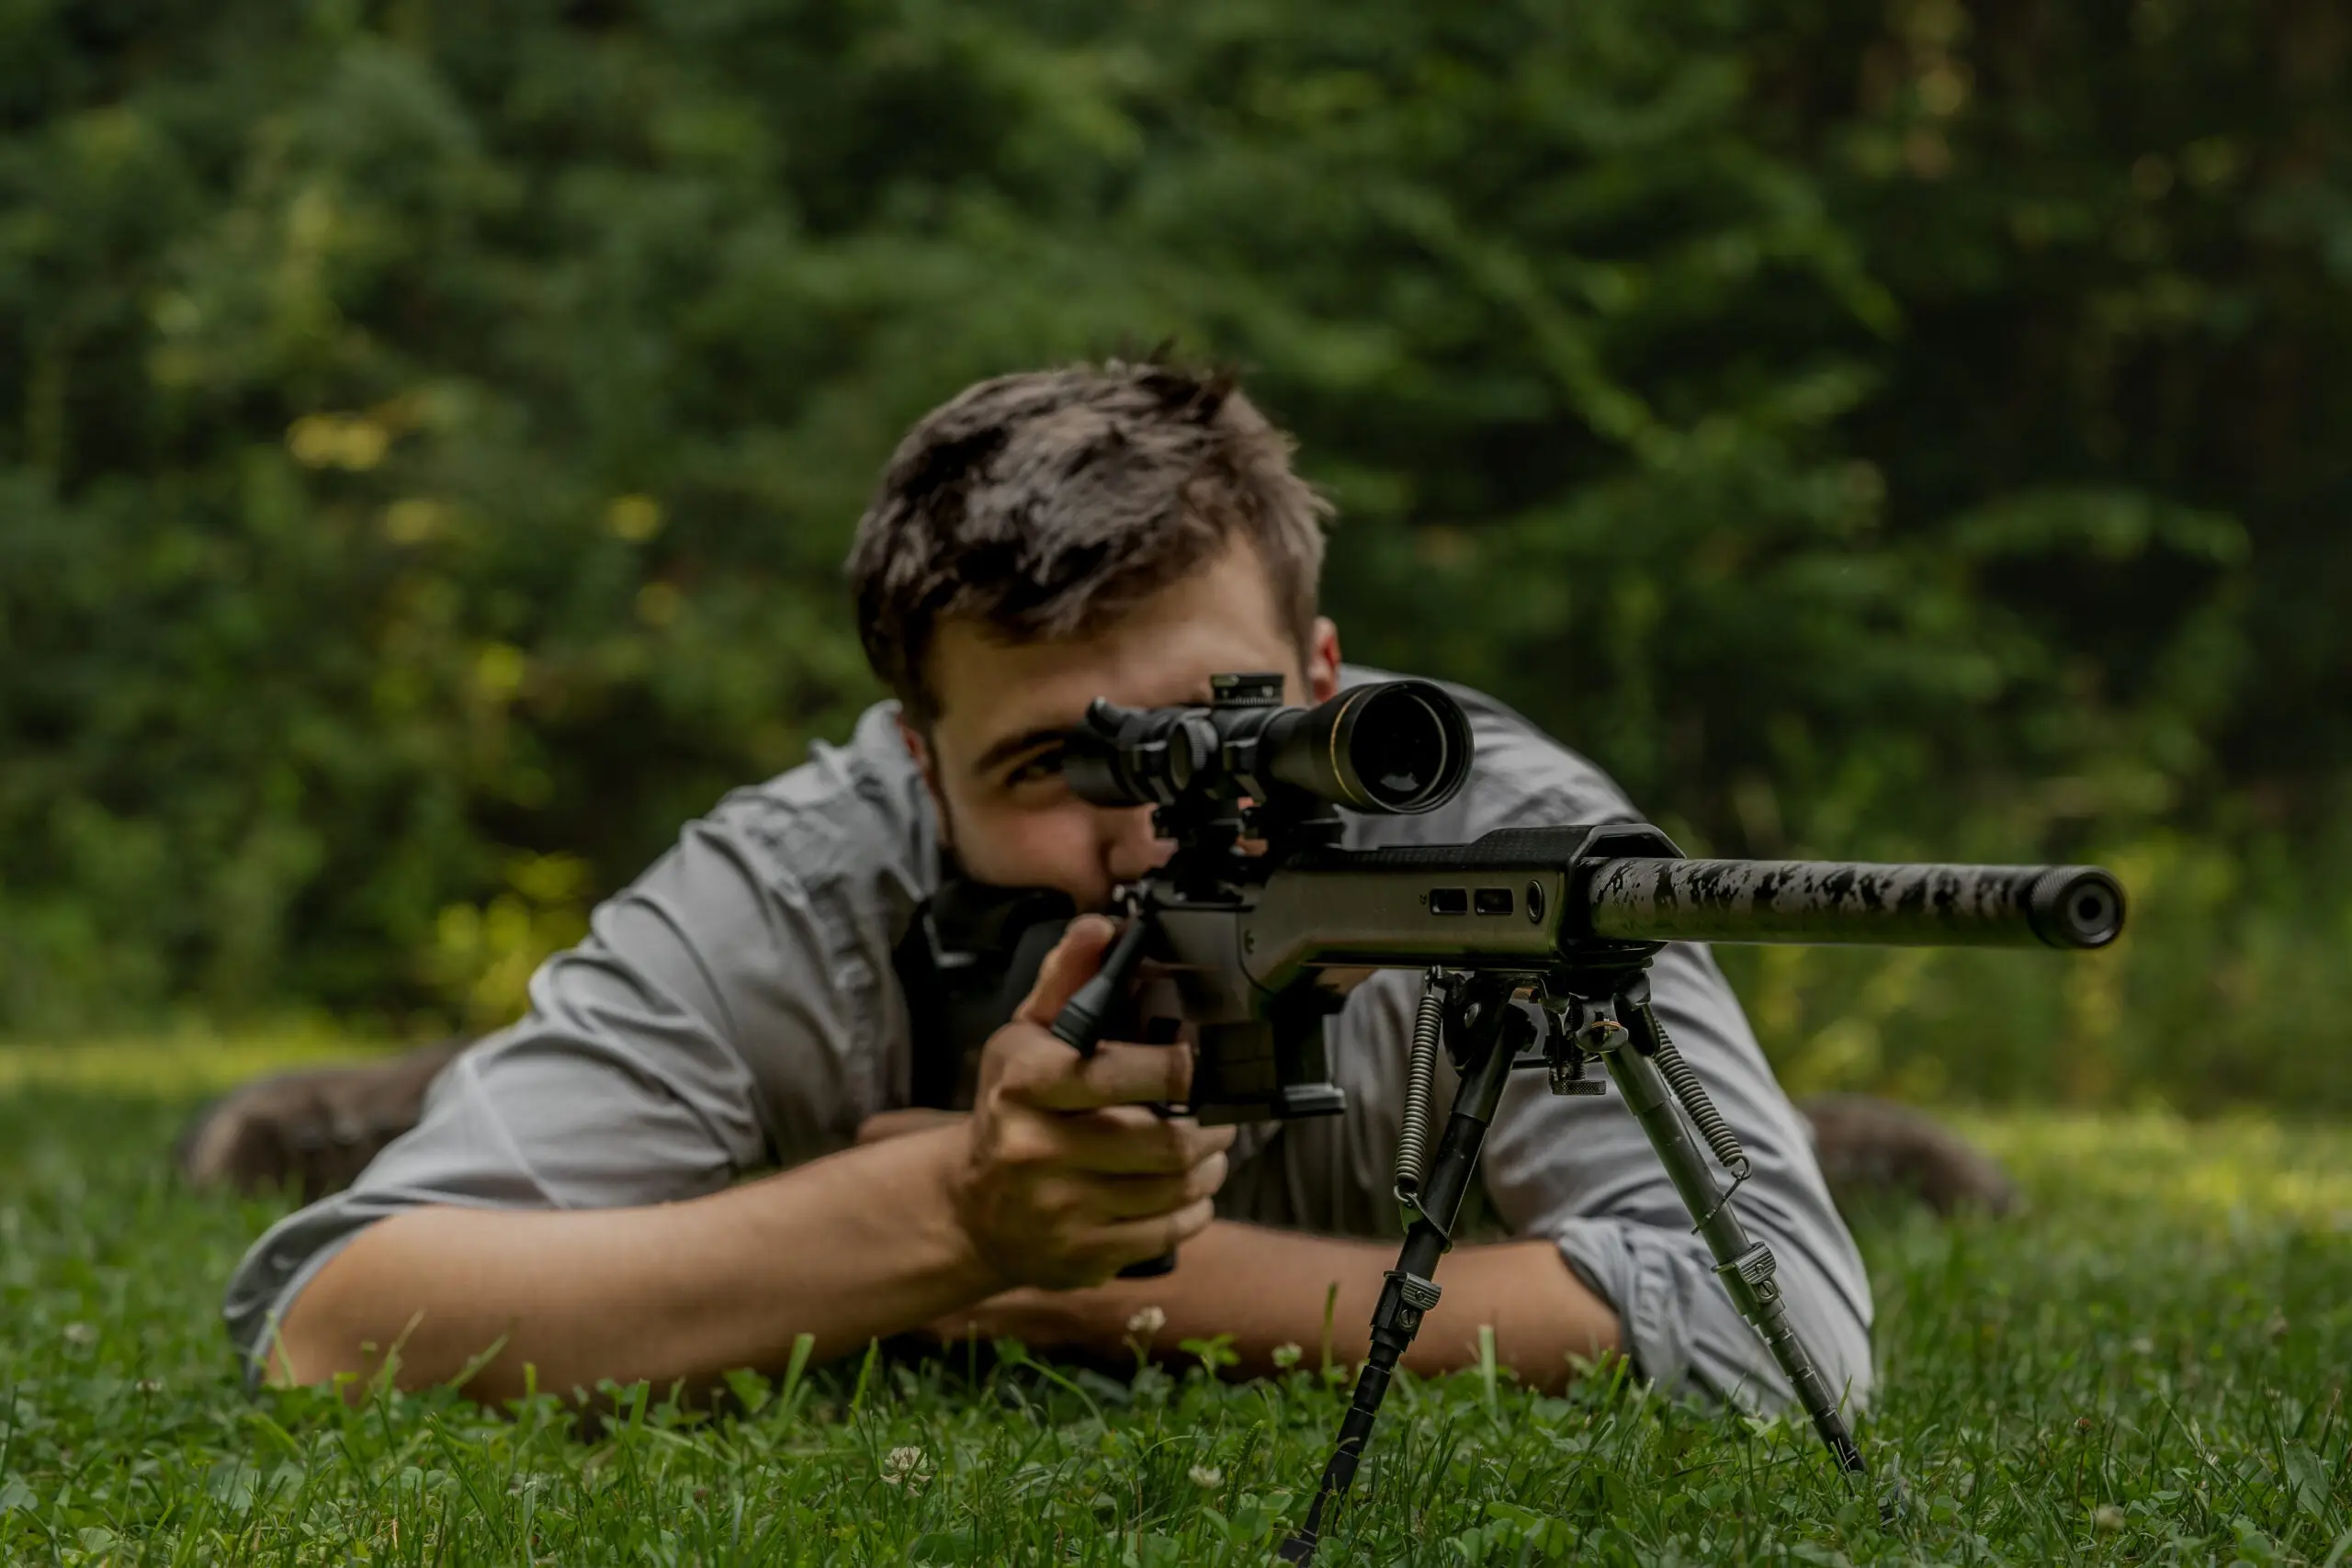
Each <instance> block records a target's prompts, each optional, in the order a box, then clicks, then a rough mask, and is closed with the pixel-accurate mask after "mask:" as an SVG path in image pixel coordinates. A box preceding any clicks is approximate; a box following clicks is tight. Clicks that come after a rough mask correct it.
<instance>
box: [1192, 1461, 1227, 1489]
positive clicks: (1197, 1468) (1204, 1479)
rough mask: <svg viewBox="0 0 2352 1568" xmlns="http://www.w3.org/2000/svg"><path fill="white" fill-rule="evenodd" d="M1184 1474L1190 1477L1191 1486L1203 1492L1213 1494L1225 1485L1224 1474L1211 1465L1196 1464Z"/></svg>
mask: <svg viewBox="0 0 2352 1568" xmlns="http://www.w3.org/2000/svg"><path fill="white" fill-rule="evenodd" d="M1186 1473H1187V1474H1189V1475H1191V1476H1192V1478H1193V1485H1195V1486H1197V1487H1199V1488H1200V1489H1201V1490H1202V1491H1204V1492H1214V1491H1216V1489H1217V1488H1218V1487H1220V1486H1222V1485H1224V1484H1225V1472H1223V1471H1221V1470H1219V1469H1217V1468H1216V1466H1215V1465H1213V1464H1196V1465H1194V1466H1193V1468H1192V1469H1191V1470H1190V1471H1188V1472H1186Z"/></svg>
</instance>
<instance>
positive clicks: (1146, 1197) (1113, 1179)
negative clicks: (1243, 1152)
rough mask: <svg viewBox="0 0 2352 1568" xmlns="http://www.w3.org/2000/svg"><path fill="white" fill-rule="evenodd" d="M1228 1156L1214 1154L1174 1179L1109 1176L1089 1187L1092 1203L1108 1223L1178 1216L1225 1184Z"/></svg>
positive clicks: (1099, 1178) (1172, 1177) (1089, 1200)
mask: <svg viewBox="0 0 2352 1568" xmlns="http://www.w3.org/2000/svg"><path fill="white" fill-rule="evenodd" d="M1225 1172H1226V1166H1225V1156H1223V1155H1221V1154H1214V1155H1211V1156H1209V1157H1208V1158H1206V1159H1204V1160H1203V1161H1202V1162H1201V1163H1200V1164H1198V1165H1196V1166H1194V1167H1193V1168H1191V1169H1190V1170H1186V1171H1183V1172H1181V1173H1180V1174H1178V1175H1174V1176H1106V1177H1098V1178H1096V1179H1094V1180H1092V1181H1091V1182H1089V1183H1088V1184H1087V1188H1088V1193H1087V1197H1088V1202H1089V1206H1090V1207H1091V1208H1092V1209H1093V1211H1094V1212H1095V1213H1098V1214H1100V1215H1102V1216H1103V1218H1104V1219H1106V1220H1114V1221H1116V1220H1140V1219H1147V1218H1149V1217H1150V1216H1151V1215H1153V1214H1170V1213H1177V1212H1178V1211H1180V1210H1183V1209H1186V1208H1189V1207H1191V1206H1192V1205H1193V1204H1194V1203H1197V1202H1199V1201H1201V1200H1202V1199H1204V1198H1214V1197H1216V1190H1217V1189H1218V1188H1220V1187H1222V1186H1224V1185H1225Z"/></svg>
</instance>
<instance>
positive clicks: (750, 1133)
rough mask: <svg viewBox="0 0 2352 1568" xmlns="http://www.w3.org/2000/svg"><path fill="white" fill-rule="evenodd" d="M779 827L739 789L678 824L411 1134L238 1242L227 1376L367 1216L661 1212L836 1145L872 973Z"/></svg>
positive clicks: (872, 1088) (856, 1072)
mask: <svg viewBox="0 0 2352 1568" xmlns="http://www.w3.org/2000/svg"><path fill="white" fill-rule="evenodd" d="M795 819H796V814H795V813H793V812H792V811H790V810H788V809H786V808H785V807H780V806H779V805H778V803H777V802H776V801H775V800H774V799H773V798H770V797H767V796H764V795H763V794H762V792H759V791H745V792H741V794H739V795H738V796H735V797H730V799H729V801H728V802H725V803H722V805H721V807H719V809H718V810H717V811H715V812H714V813H712V815H711V816H709V817H707V818H703V819H702V820H700V821H697V822H695V823H693V824H691V825H690V826H689V827H688V828H687V829H685V831H684V833H683V834H682V836H681V838H680V840H679V842H678V844H677V845H676V847H675V848H673V850H672V851H671V852H669V853H668V854H666V855H664V856H663V857H662V859H661V860H660V861H659V862H657V863H655V864H654V865H653V867H652V868H651V869H650V870H649V871H648V872H647V873H646V874H645V875H644V876H643V877H642V878H640V879H639V881H638V882H637V883H636V884H635V885H634V886H631V887H630V888H628V890H627V891H625V892H623V893H621V894H619V895H617V896H616V897H613V898H611V899H608V900H606V901H605V903H604V904H602V905H601V906H599V907H598V908H597V909H596V910H595V912H594V916H593V917H592V919H591V934H590V935H589V937H588V938H587V940H585V941H584V942H582V943H580V945H579V946H577V947H575V948H573V949H571V950H570V951H569V952H566V953H559V954H557V955H556V956H554V957H552V958H550V959H549V960H548V962H547V963H546V964H542V965H541V966H540V968H539V970H538V972H537V974H536V975H535V976H533V977H532V980H531V987H530V1010H529V1012H528V1014H527V1015H526V1017H525V1018H524V1019H523V1020H522V1021H519V1022H517V1023H516V1024H515V1025H514V1026H512V1027H511V1028H508V1029H506V1030H504V1031H502V1032H499V1033H497V1034H494V1035H492V1036H491V1037H489V1038H488V1039H486V1040H484V1041H482V1042H481V1043H479V1044H477V1045H475V1046H474V1047H473V1048H471V1049H470V1050H469V1051H467V1052H466V1053H464V1054H463V1055H460V1056H459V1057H458V1059H457V1060H456V1061H455V1062H454V1063H453V1064H452V1065H451V1066H449V1067H448V1068H447V1070H445V1071H444V1072H443V1073H442V1075H441V1077H439V1078H438V1079H437V1080H435V1084H434V1086H433V1089H432V1090H431V1092H430V1094H429V1095H428V1097H427V1100H426V1103H425V1107H424V1115H423V1118H422V1120H421V1121H420V1122H419V1123H418V1125H417V1126H416V1127H415V1128H414V1129H413V1130H412V1131H410V1132H409V1133H408V1134H404V1135H403V1136H401V1138H399V1139H398V1140H396V1141H395V1142H393V1143H392V1144H391V1145H390V1146H388V1147H387V1148H386V1149H385V1150H384V1151H383V1152H382V1153H381V1154H379V1156H377V1157H376V1159H375V1160H374V1161H373V1162H372V1163H371V1164H370V1165H369V1166H368V1168H367V1169H366V1170H365V1171H363V1172H362V1173H361V1174H360V1176H359V1179H357V1181H356V1182H355V1183H354V1184H353V1185H352V1186H351V1187H350V1188H349V1189H348V1190H345V1191H343V1192H339V1193H336V1194H334V1195H332V1196H330V1197H328V1198H326V1199H323V1200H322V1201H319V1202H316V1203H313V1204H311V1205H310V1206H309V1207H308V1208H305V1209H302V1210H300V1212H298V1213H293V1214H290V1215H288V1217H287V1218H285V1219H284V1220H282V1221H280V1222H279V1223H278V1224H276V1225H274V1226H272V1227H271V1229H270V1230H269V1231H268V1232H267V1233H266V1235H263V1236H262V1237H261V1239H260V1240H259V1241H258V1242H256V1243H255V1244H254V1247H252V1249H251V1250H250V1251H248V1252H247V1253H246V1255H245V1258H244V1259H243V1262H242V1263H241V1264H240V1265H239V1267H238V1269H237V1270H236V1272H235V1274H234V1276H233V1277H232V1280H231V1281H230V1285H229V1289H228V1294H227V1300H226V1303H225V1306H224V1311H223V1315H224V1316H225V1318H226V1319H227V1323H228V1327H229V1332H230V1337H231V1338H232V1341H233V1342H234V1343H235V1345H236V1346H237V1348H238V1349H239V1350H240V1351H241V1352H242V1353H243V1355H244V1357H245V1358H246V1361H247V1368H248V1375H249V1377H257V1376H258V1374H259V1371H260V1365H261V1362H260V1358H261V1357H262V1356H263V1355H264V1354H265V1353H266V1348H267V1346H268V1342H269V1337H270V1335H271V1332H272V1328H273V1325H275V1324H276V1323H277V1322H280V1321H282V1320H283V1317H284V1314H286V1312H287V1311H288V1309H289V1308H290V1307H291V1305H292V1303H293V1301H294V1298H295V1296H296V1295H297V1294H298V1293H299V1292H300V1291H301V1289H302V1288H303V1287H304V1286H305V1285H307V1284H308V1283H309V1282H310V1280H311V1279H312V1278H313V1277H315V1276H316V1274H317V1273H318V1271H319V1269H321V1268H322V1267H323V1266H324V1265H325V1263H326V1262H327V1261H328V1259H329V1258H332V1257H334V1254H335V1253H336V1252H338V1251H340V1250H341V1248H342V1247H344V1246H345V1245H347V1244H348V1243H349V1241H350V1240H351V1238H352V1237H353V1236H355V1235H356V1234H357V1233H358V1232H359V1231H360V1230H361V1229H363V1228H365V1227H366V1226H367V1225H368V1224H371V1223H373V1222H375V1221H377V1220H379V1219H382V1218H384V1217H386V1216H387V1215H390V1214H395V1213H402V1212H404V1211H406V1210H410V1209H414V1208H420V1207H424V1206H428V1205H451V1204H454V1205H458V1206H463V1207H470V1208H515V1209H589V1208H612V1207H619V1206H627V1205H635V1204H646V1203H660V1202H671V1201H678V1200H682V1199H687V1198H693V1197H696V1196H699V1195H701V1194H704V1193H707V1192H710V1191H713V1190H718V1189H719V1188H721V1187H724V1186H726V1185H727V1184H729V1182H730V1181H732V1180H733V1179H736V1178H737V1177H739V1176H740V1175H741V1174H743V1173H745V1172H746V1171H748V1170H751V1169H753V1168H758V1167H761V1166H764V1165H767V1164H770V1163H774V1162H775V1161H776V1160H777V1159H778V1158H779V1157H788V1158H792V1159H802V1158H808V1157H811V1156H814V1155H816V1154H819V1153H821V1152H823V1151H825V1150H826V1149H828V1148H831V1147H838V1146H840V1145H842V1144H845V1143H847V1142H848V1141H849V1139H850V1138H851V1137H852V1136H853V1135H854V1130H855V1127H856V1124H857V1122H858V1120H859V1118H860V1117H861V1115H863V1114H864V1113H865V1112H866V1111H869V1110H871V1109H872V1108H873V1107H872V1106H870V1105H869V1104H868V1103H867V1101H869V1100H872V1099H873V1098H874V1096H875V1094H876V1078H877V1074H876V1067H875V1063H874V1053H873V1051H872V1050H871V1049H870V1046H868V1047H866V1048H861V1042H865V1041H866V1038H867V1037H868V1036H870V1035H871V1034H872V1033H873V1032H874V1027H875V1026H874V1021H873V1019H872V1018H870V1017H868V1016H866V1015H867V1014H868V1013H869V1012H870V1011H871V1010H872V1008H873V1006H874V1005H875V998H874V987H873V985H872V984H871V981H872V980H873V979H874V978H875V977H874V976H872V975H871V974H870V973H869V971H870V969H871V965H870V964H865V963H862V962H853V961H852V960H853V959H854V953H848V952H846V951H845V947H844V944H845V942H846V943H847V944H848V945H849V946H850V947H854V946H855V945H856V942H855V928H856V927H857V925H858V923H859V922H858V921H857V920H856V919H853V918H851V916H850V915H849V914H848V913H846V912H845V911H842V910H839V909H836V908H832V907H831V904H832V903H833V902H834V901H835V897H836V893H837V887H836V886H835V884H834V883H833V882H832V881H831V880H828V879H827V878H825V877H822V876H818V877H809V876H804V875H801V874H797V871H796V870H795V869H794V868H795V866H796V864H797V863H799V862H802V861H805V862H808V863H809V864H810V865H811V866H812V867H815V868H818V869H822V868H823V867H824V866H826V865H829V864H830V863H831V860H833V859H837V858H839V857H829V856H827V855H826V854H824V853H822V852H821V851H822V850H823V846H822V845H821V844H815V843H802V844H800V845H799V846H798V847H799V848H800V849H801V850H802V851H804V853H803V854H801V855H799V856H795V855H794V854H793V853H792V852H791V851H792V849H793V848H794V845H793V843H792V841H791V840H792V839H793V837H794V835H795V834H796V833H801V836H802V837H804V838H805V837H806V834H805V833H803V832H802V829H800V828H796V827H795V826H794V822H795ZM780 850H781V851H782V852H779V851H780ZM845 933H847V934H845Z"/></svg>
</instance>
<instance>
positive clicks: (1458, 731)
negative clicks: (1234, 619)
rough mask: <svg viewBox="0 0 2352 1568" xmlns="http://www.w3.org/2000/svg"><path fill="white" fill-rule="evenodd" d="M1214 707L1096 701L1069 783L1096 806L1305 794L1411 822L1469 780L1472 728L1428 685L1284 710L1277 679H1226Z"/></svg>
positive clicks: (1069, 746)
mask: <svg viewBox="0 0 2352 1568" xmlns="http://www.w3.org/2000/svg"><path fill="white" fill-rule="evenodd" d="M1210 690H1211V693H1212V700H1211V701H1210V703H1209V704H1208V705H1206V706H1205V707H1164V708H1126V707H1121V706H1119V705H1117V704H1115V703H1112V702H1108V701H1105V700H1104V699H1103V698H1099V697H1098V698H1096V699H1095V701H1094V702H1093V704H1092V705H1090V706H1089V707H1088V708H1087V710H1086V718H1085V721H1084V722H1083V723H1081V724H1080V725H1078V726H1077V727H1075V728H1072V729H1071V730H1070V731H1069V735H1068V738H1067V739H1066V741H1065V745H1064V750H1063V753H1062V773H1063V776H1064V777H1066V778H1067V779H1069V785H1070V787H1071V788H1072V789H1074V790H1076V791H1077V792H1078V794H1079V795H1080V796H1082V797H1083V798H1085V799H1087V800H1091V801H1092V802H1093V803H1094V804H1095V805H1097V806H1172V805H1176V804H1178V803H1180V802H1182V801H1186V800H1193V801H1212V800H1237V799H1239V798H1240V797H1242V796H1244V795H1247V796H1249V797H1250V798H1251V799H1254V800H1258V801H1261V802H1262V801H1266V800H1269V799H1272V798H1273V797H1275V796H1276V795H1279V794H1280V793H1282V792H1283V791H1284V790H1291V791H1298V792H1303V793H1305V794H1306V795H1315V796H1317V797H1319V798H1321V799H1324V800H1328V801H1332V802H1334V803H1336V804H1338V805H1340V806H1345V807H1351V809H1353V810H1357V811H1366V812H1376V813H1379V814H1382V815H1386V816H1409V815H1413V814H1416V813H1419V812H1423V811H1429V810H1432V809H1434V808H1435V807H1440V806H1442V805H1443V804H1445V802H1446V801H1448V800H1449V799H1451V798H1453V794H1454V792H1455V791H1456V790H1458V789H1460V788H1461V787H1462V782H1463V780H1464V779H1466V778H1468V777H1469V776H1470V762H1471V758H1472V743H1471V739H1470V721H1469V719H1468V718H1467V716H1464V713H1463V711H1462V708H1461V705H1459V704H1458V703H1456V702H1455V701H1454V700H1453V698H1452V697H1450V696H1448V695H1447V694H1446V693H1445V691H1444V690H1443V688H1442V687H1439V686H1437V685H1435V684H1433V683H1431V682H1428V681H1378V682H1370V683H1368V684H1365V685H1362V686H1351V687H1350V688H1349V689H1348V690H1346V691H1344V692H1341V693H1340V694H1339V695H1338V696H1336V697H1333V698H1332V699H1331V700H1330V701H1329V702H1328V703H1324V704H1321V705H1318V706H1316V707H1311V708H1305V707H1285V706H1283V702H1282V691H1283V682H1282V677H1281V676H1279V675H1256V674H1252V675H1218V676H1216V677H1214V678H1213V679H1212V680H1211V682H1210Z"/></svg>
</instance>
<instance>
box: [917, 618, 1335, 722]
mask: <svg viewBox="0 0 2352 1568" xmlns="http://www.w3.org/2000/svg"><path fill="white" fill-rule="evenodd" d="M1306 689H1307V690H1308V691H1309V692H1311V693H1313V694H1314V695H1313V696H1312V697H1311V698H1309V699H1308V700H1309V701H1312V702H1317V703H1321V702H1329V700H1330V699H1331V698H1333V697H1335V696H1337V695H1339V693H1340V628H1339V627H1338V626H1334V625H1332V624H1331V617H1330V616H1329V615H1317V616H1316V617H1315V631H1314V633H1313V635H1312V636H1310V637H1308V639H1307V644H1306ZM901 722H903V721H901Z"/></svg>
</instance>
